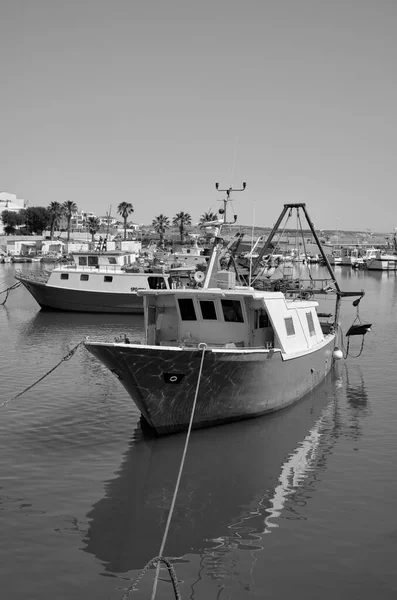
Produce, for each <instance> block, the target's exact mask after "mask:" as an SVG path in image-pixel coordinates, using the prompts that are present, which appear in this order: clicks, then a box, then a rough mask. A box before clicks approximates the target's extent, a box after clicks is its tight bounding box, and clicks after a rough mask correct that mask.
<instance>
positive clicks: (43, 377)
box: [0, 342, 83, 407]
mask: <svg viewBox="0 0 397 600" xmlns="http://www.w3.org/2000/svg"><path fill="white" fill-rule="evenodd" d="M82 344H83V342H79V343H78V344H76V346H74V348H72V349H71V350H70V351H69V352H68V353H67V354H66V356H64V357H63V358H62V359H61V360H60V361H59V363H57V364H56V365H55V367H52V369H50V370H49V371H47V373H45V374H44V375H43V376H42V377H40V379H38V380H37V381H35V382H34V383H32V384H31V385H29V386H28V387H27V388H25V389H24V390H22V392H19V394H16V396H14V397H13V398H9V399H8V400H5V401H4V402H2V403H1V404H0V407H1V406H6V405H7V404H9V403H10V402H12V401H13V400H16V399H17V398H19V397H20V396H22V394H25V392H27V391H28V390H31V389H32V388H33V387H34V386H35V385H37V384H38V383H40V381H43V379H45V378H46V377H47V376H48V375H50V373H52V372H53V371H55V369H57V368H58V367H59V365H61V364H62V363H63V362H65V361H66V360H69V359H70V358H72V356H73V354H75V352H76V351H77V349H78V348H79V346H81V345H82Z"/></svg>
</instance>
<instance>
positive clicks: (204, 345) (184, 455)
mask: <svg viewBox="0 0 397 600" xmlns="http://www.w3.org/2000/svg"><path fill="white" fill-rule="evenodd" d="M198 347H199V349H200V350H202V351H203V352H202V355H201V362H200V369H199V374H198V379H197V385H196V392H195V395H194V400H193V406H192V412H191V415H190V421H189V427H188V430H187V434H186V440H185V446H184V449H183V453H182V459H181V464H180V466H179V472H178V477H177V480H176V484H175V490H174V495H173V497H172V501H171V506H170V511H169V513H168V518H167V523H166V525H165V530H164V534H163V539H162V542H161V546H160V550H159V553H158V556H157V558H158V559H159V561H158V562H157V567H156V573H155V577H154V583H153V590H152V595H151V600H154V599H155V597H156V592H157V584H158V579H159V574H160V564H161V560H163V561H164V562H166V563H167V561H166V559H163V556H162V555H163V552H164V548H165V544H166V541H167V536H168V531H169V528H170V524H171V519H172V515H173V512H174V508H175V502H176V498H177V495H178V490H179V484H180V481H181V478H182V472H183V467H184V464H185V458H186V454H187V449H188V445H189V439H190V433H191V431H192V426H193V420H194V413H195V411H196V404H197V397H198V392H199V389H200V382H201V374H202V372H203V363H204V356H205V351H206V349H207V344H204V343H201V344H199V345H198ZM152 562H153V559H152V561H150V563H148V565H146V567H145V568H144V569H143V570H142V572H141V573H140V575H138V577H137V578H136V579H135V580H134V581H133V582H132V584H131V586H130V587H129V588H128V590H127V591H126V593H125V594H124V595H123V597H122V600H125V599H126V598H128V596H129V595H130V593H131V592H132V591H133V590H134V588H135V585H136V584H137V582H138V581H139V580H140V579H141V576H142V575H143V574H144V572H145V571H146V570H147V567H148V566H150V565H151V564H152ZM168 569H169V570H170V567H168ZM170 573H171V577H172V571H171V570H170Z"/></svg>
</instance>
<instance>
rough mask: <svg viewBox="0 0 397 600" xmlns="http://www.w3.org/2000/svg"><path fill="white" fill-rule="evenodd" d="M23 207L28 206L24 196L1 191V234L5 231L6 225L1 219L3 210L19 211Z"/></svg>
mask: <svg viewBox="0 0 397 600" xmlns="http://www.w3.org/2000/svg"><path fill="white" fill-rule="evenodd" d="M23 208H26V202H25V200H23V199H22V198H17V196H16V194H10V193H9V192H0V235H1V234H3V233H4V225H3V221H2V220H1V213H2V212H3V210H10V211H12V212H19V211H20V210H22V209H23Z"/></svg>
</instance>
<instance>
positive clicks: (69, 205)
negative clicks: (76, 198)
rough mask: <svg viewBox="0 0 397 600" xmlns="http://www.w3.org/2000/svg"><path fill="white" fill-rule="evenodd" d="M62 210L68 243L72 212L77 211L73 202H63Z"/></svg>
mask: <svg viewBox="0 0 397 600" xmlns="http://www.w3.org/2000/svg"><path fill="white" fill-rule="evenodd" d="M62 210H63V213H64V214H65V216H66V221H67V224H68V225H67V230H68V238H67V239H68V241H69V240H70V222H71V220H72V215H73V213H74V212H76V211H77V204H76V203H75V202H73V200H66V202H64V203H63V204H62Z"/></svg>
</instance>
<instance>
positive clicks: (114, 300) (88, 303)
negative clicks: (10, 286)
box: [19, 277, 143, 314]
mask: <svg viewBox="0 0 397 600" xmlns="http://www.w3.org/2000/svg"><path fill="white" fill-rule="evenodd" d="M19 281H21V282H22V283H23V285H24V286H25V288H26V289H27V290H28V291H29V292H30V293H31V294H32V296H33V298H34V299H35V300H36V302H37V303H38V304H39V305H40V307H41V308H42V309H43V310H61V311H72V312H90V313H94V312H96V313H126V314H143V300H142V298H141V297H139V296H138V295H137V294H136V293H135V292H130V293H128V294H126V293H113V292H97V291H96V292H90V291H87V290H69V289H59V288H56V287H52V286H49V285H46V284H45V283H39V282H34V281H30V280H26V281H25V280H24V279H23V278H21V277H20V278H19Z"/></svg>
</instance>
